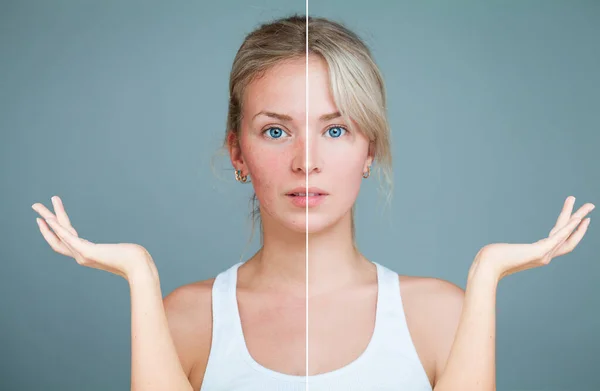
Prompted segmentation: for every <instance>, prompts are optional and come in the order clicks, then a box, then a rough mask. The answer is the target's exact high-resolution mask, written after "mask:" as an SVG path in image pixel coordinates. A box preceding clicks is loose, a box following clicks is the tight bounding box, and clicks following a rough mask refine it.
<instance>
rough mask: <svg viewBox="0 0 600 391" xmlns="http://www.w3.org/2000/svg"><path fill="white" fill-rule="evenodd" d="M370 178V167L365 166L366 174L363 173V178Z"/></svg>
mask: <svg viewBox="0 0 600 391" xmlns="http://www.w3.org/2000/svg"><path fill="white" fill-rule="evenodd" d="M369 176H371V166H367V172H366V173H365V172H363V178H368V177H369Z"/></svg>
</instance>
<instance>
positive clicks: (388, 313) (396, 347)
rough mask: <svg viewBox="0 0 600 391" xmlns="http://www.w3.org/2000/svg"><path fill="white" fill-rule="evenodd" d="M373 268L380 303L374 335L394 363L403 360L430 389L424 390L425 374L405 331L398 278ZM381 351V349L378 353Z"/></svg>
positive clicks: (391, 272) (389, 270) (387, 269)
mask: <svg viewBox="0 0 600 391" xmlns="http://www.w3.org/2000/svg"><path fill="white" fill-rule="evenodd" d="M374 263H375V262H374ZM376 265H377V268H378V273H379V274H380V276H379V289H380V294H379V299H380V300H381V302H380V303H379V305H378V313H377V316H378V317H379V319H378V322H377V326H376V327H379V330H377V332H378V333H379V334H380V336H381V340H385V341H386V343H387V344H388V346H387V349H391V350H392V351H393V355H394V357H395V359H396V360H398V361H401V360H400V359H401V357H402V358H404V360H405V361H404V362H406V363H409V364H410V366H412V367H413V371H414V372H413V376H417V377H418V378H420V379H421V380H422V384H424V385H425V388H426V389H430V388H428V387H430V385H429V380H428V378H427V374H426V372H425V369H424V368H423V366H422V364H421V360H420V358H419V354H418V353H417V349H416V346H415V345H414V342H413V339H412V336H411V334H410V331H409V329H408V323H407V319H406V313H405V311H404V303H403V300H402V295H401V291H400V276H399V275H398V273H396V272H395V271H393V270H391V269H389V268H387V267H385V266H382V265H379V264H377V263H376ZM383 351H384V349H383V348H381V350H380V352H381V353H382V352H383Z"/></svg>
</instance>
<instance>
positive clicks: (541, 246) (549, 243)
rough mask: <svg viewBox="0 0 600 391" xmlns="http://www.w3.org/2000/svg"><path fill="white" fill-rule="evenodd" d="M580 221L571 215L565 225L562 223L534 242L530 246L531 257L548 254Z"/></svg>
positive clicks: (535, 257)
mask: <svg viewBox="0 0 600 391" xmlns="http://www.w3.org/2000/svg"><path fill="white" fill-rule="evenodd" d="M580 222H581V219H579V218H577V217H573V218H571V219H570V220H569V222H568V223H567V224H566V225H564V226H563V227H562V228H560V229H559V230H558V231H556V232H555V233H554V234H552V235H551V236H549V237H547V238H544V239H541V240H538V241H537V242H535V243H534V245H533V246H531V247H530V248H531V254H530V255H531V257H533V259H537V258H540V257H542V256H545V255H546V254H548V253H549V252H550V251H552V250H553V249H554V248H555V247H556V246H557V245H559V244H560V243H562V242H563V241H565V240H566V239H567V238H568V237H569V235H570V234H571V232H573V230H574V229H575V228H576V227H577V226H578V225H579V223H580Z"/></svg>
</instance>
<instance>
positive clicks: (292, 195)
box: [286, 192, 327, 197]
mask: <svg viewBox="0 0 600 391" xmlns="http://www.w3.org/2000/svg"><path fill="white" fill-rule="evenodd" d="M286 195H288V196H290V197H317V196H324V195H327V193H300V192H297V193H287V194H286Z"/></svg>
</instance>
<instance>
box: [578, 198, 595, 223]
mask: <svg viewBox="0 0 600 391" xmlns="http://www.w3.org/2000/svg"><path fill="white" fill-rule="evenodd" d="M595 207H596V206H595V205H594V204H592V203H589V202H588V203H587V204H585V205H583V206H582V207H581V208H579V209H578V210H577V212H575V213H573V217H575V218H578V219H580V220H583V219H584V217H585V216H586V215H587V214H588V213H590V212H591V211H592V210H594V208H595Z"/></svg>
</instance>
